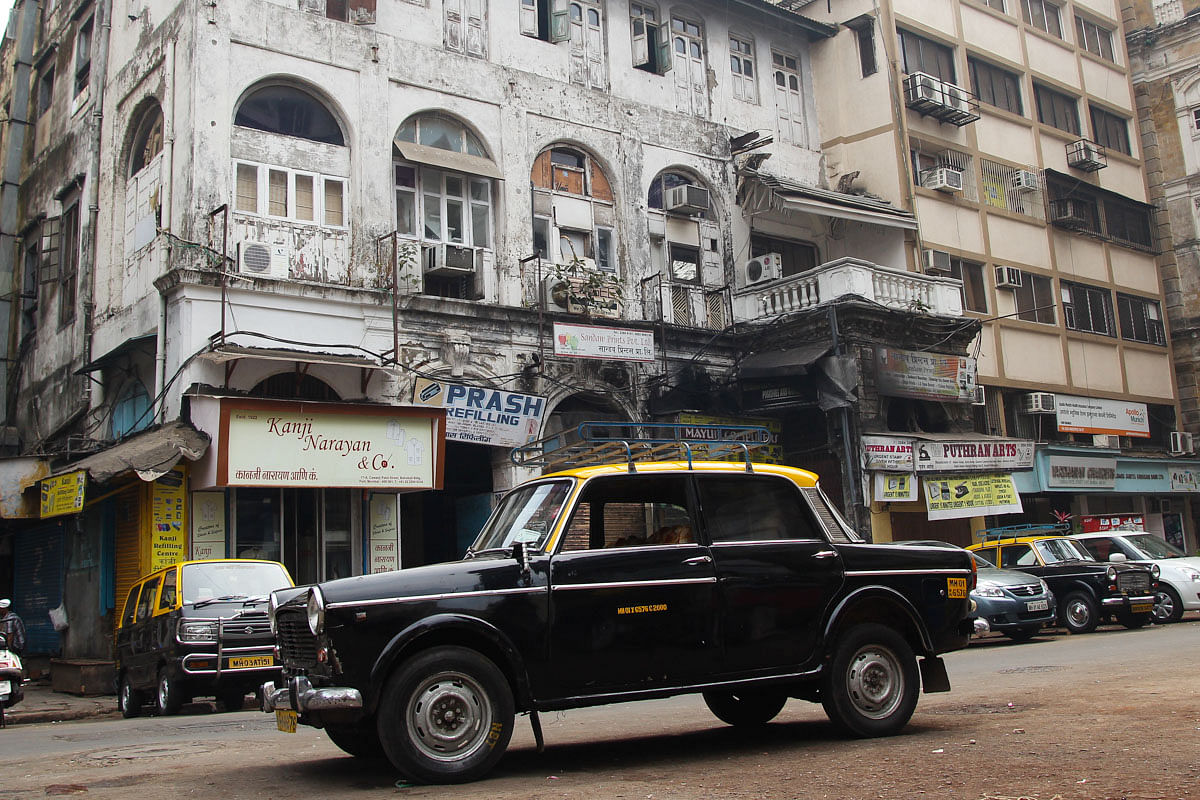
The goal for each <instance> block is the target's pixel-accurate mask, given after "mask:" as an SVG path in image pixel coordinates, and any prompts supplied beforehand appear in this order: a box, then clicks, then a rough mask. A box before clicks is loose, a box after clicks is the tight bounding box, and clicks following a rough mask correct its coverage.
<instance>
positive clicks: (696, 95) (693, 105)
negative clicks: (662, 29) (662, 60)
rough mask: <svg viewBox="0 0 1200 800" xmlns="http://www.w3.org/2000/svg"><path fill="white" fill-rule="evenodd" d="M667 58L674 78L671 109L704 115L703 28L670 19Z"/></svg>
mask: <svg viewBox="0 0 1200 800" xmlns="http://www.w3.org/2000/svg"><path fill="white" fill-rule="evenodd" d="M671 47H672V49H673V50H674V51H675V52H674V54H673V55H672V56H671V58H672V59H673V64H674V66H673V67H672V71H673V73H674V75H675V109H676V110H677V111H679V112H680V113H683V114H691V115H692V116H696V117H707V116H708V67H707V65H706V63H705V60H704V28H703V27H702V26H701V24H700V23H699V22H695V21H693V20H690V19H683V18H680V17H672V18H671Z"/></svg>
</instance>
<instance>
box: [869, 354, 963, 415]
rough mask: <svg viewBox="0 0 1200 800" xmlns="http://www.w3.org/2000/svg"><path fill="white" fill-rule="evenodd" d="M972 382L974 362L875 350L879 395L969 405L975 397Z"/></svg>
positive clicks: (945, 356)
mask: <svg viewBox="0 0 1200 800" xmlns="http://www.w3.org/2000/svg"><path fill="white" fill-rule="evenodd" d="M975 378H976V364H975V359H973V358H967V357H966V356H952V355H947V354H945V353H921V352H918V351H915V350H895V349H893V348H890V347H876V348H875V379H876V382H877V384H878V387H879V393H880V394H885V395H890V396H892V397H914V398H917V399H918V400H940V401H942V402H959V403H969V402H971V401H972V400H973V399H974V397H975Z"/></svg>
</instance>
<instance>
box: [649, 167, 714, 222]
mask: <svg viewBox="0 0 1200 800" xmlns="http://www.w3.org/2000/svg"><path fill="white" fill-rule="evenodd" d="M684 185H692V186H699V185H700V183H699V182H698V181H696V180H693V179H692V178H691V177H690V176H688V175H685V174H683V173H682V172H663V173H661V174H659V175H656V176H655V178H654V180H652V181H651V182H650V191H649V192H647V194H646V206H647V207H648V208H652V209H659V210H662V209H664V208H666V206H665V204H664V200H665V199H666V195H667V193H668V192H669V191H670V190H671V189H673V188H675V187H676V186H684ZM710 212H711V208H710V210H709V212H701V213H700V216H701V217H705V216H708V215H709V213H710Z"/></svg>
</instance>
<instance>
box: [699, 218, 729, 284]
mask: <svg viewBox="0 0 1200 800" xmlns="http://www.w3.org/2000/svg"><path fill="white" fill-rule="evenodd" d="M711 242H716V243H717V246H716V249H715V250H713V249H710V247H709V245H710V243H711ZM700 265H701V266H700V278H701V279H700V282H701V283H702V284H704V285H705V286H721V285H722V284H724V283H725V268H724V266H725V265H724V261H723V259H722V258H721V226H720V225H718V224H717V223H716V222H714V221H712V220H710V219H702V220H700Z"/></svg>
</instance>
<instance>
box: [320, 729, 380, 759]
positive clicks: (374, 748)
mask: <svg viewBox="0 0 1200 800" xmlns="http://www.w3.org/2000/svg"><path fill="white" fill-rule="evenodd" d="M325 734H326V735H327V736H328V737H329V740H330V741H331V742H333V743H334V744H336V745H337V746H338V747H340V748H341V749H342V750H343V751H345V752H347V753H349V754H350V755H352V756H354V757H355V758H370V759H379V758H386V756H385V755H384V753H383V745H382V744H381V743H380V741H379V730H378V729H377V728H376V727H375V720H374V719H369V720H365V721H363V722H359V723H355V724H352V725H326V726H325Z"/></svg>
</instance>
